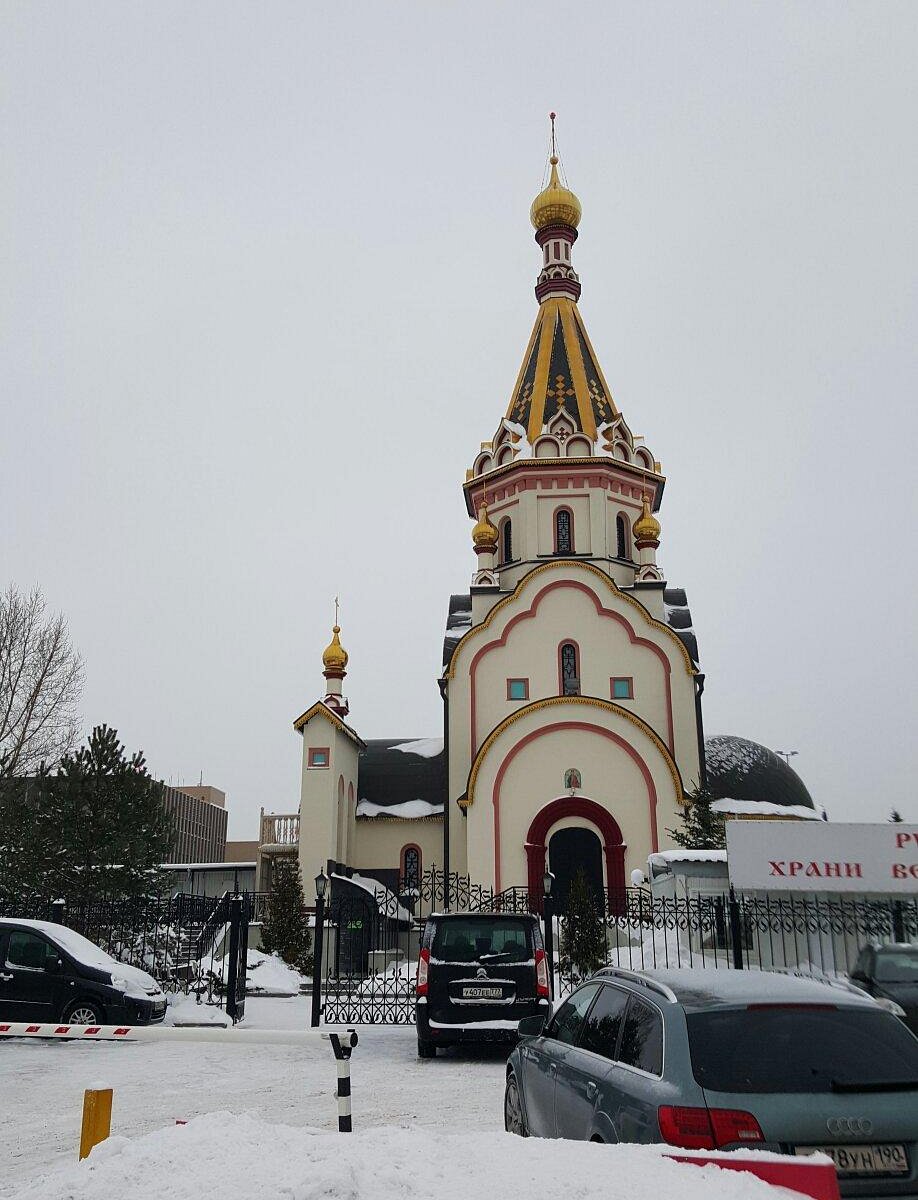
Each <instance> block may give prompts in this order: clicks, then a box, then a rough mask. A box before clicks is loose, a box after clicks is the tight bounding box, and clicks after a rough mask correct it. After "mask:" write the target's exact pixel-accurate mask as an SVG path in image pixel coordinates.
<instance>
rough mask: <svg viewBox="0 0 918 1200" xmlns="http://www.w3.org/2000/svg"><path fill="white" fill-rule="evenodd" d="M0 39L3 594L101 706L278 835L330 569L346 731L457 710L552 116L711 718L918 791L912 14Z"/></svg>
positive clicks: (471, 16) (135, 8)
mask: <svg viewBox="0 0 918 1200" xmlns="http://www.w3.org/2000/svg"><path fill="white" fill-rule="evenodd" d="M0 60H2V61H0V77H2V82H0V106H2V107H0V140H2V146H0V155H2V167H0V172H2V176H0V269H2V280H3V282H2V288H0V399H2V423H0V441H2V444H0V492H2V496H0V499H2V513H3V517H2V519H0V585H4V586H5V584H6V583H7V582H9V581H12V582H15V583H16V584H18V585H19V586H20V587H21V588H23V589H26V588H28V587H30V586H31V585H32V584H33V583H35V582H38V583H39V584H40V585H41V587H42V589H43V590H44V593H45V595H46V598H47V600H48V602H49V604H50V605H51V606H53V607H54V608H55V609H60V610H62V611H63V612H64V613H65V614H66V615H67V616H68V618H69V620H70V624H71V628H72V634H73V637H74V640H75V642H76V644H77V645H78V646H79V647H80V649H81V650H82V653H83V655H84V657H85V660H86V688H85V693H84V699H83V715H84V719H85V726H86V728H87V730H88V729H89V728H90V727H91V726H92V725H93V724H95V723H98V722H101V721H106V722H108V723H109V724H111V725H114V726H115V727H116V728H117V729H118V730H119V731H120V733H121V736H122V738H123V739H124V741H125V742H126V744H127V746H128V747H129V748H130V749H136V748H142V749H143V750H144V751H145V752H146V754H147V757H148V760H149V763H150V766H151V769H152V770H153V771H154V772H155V773H156V774H157V775H158V776H161V777H163V778H165V779H167V780H171V781H173V782H179V781H182V782H195V783H196V782H197V781H198V778H199V776H200V775H201V773H202V772H203V778H204V781H205V782H208V783H212V784H214V785H216V786H217V787H220V788H223V789H224V790H225V791H226V792H227V794H228V802H229V806H230V836H232V837H237V838H244V837H255V836H257V817H258V810H259V808H260V807H262V806H263V807H264V808H265V809H267V810H271V811H278V812H292V811H295V810H296V808H297V805H298V800H299V794H298V792H299V761H300V754H301V742H300V738H299V736H298V735H297V734H295V733H294V731H293V729H292V722H293V720H294V718H295V717H296V716H298V715H299V713H301V712H302V711H303V710H304V709H305V708H306V707H307V706H308V705H309V704H310V703H311V702H312V701H313V700H314V699H316V698H317V697H318V696H319V695H320V694H321V693H322V688H323V684H324V681H323V679H322V677H321V674H320V670H321V662H320V656H321V652H322V649H323V648H324V646H325V645H326V643H327V642H328V640H329V634H330V625H331V623H332V618H333V598H334V596H335V594H336V593H338V594H339V595H340V597H341V605H342V607H341V625H342V641H343V643H344V645H345V646H346V647H347V649H348V651H349V652H350V655H351V666H350V672H349V675H348V678H347V680H346V690H347V692H348V694H349V697H350V700H351V716H352V720H353V724H354V725H355V726H356V728H357V730H358V731H359V732H360V733H361V734H362V735H363V736H364V737H386V736H389V737H420V736H429V735H436V734H438V733H440V732H441V731H442V711H441V702H440V699H439V695H438V691H437V686H436V678H437V674H438V669H439V665H440V653H441V645H442V636H443V627H444V623H445V619H446V611H447V602H448V597H449V594H450V592H452V591H460V590H463V589H465V588H467V586H468V581H469V577H470V574H471V572H472V570H473V569H474V566H475V559H474V555H473V554H472V552H471V543H470V539H469V533H470V522H469V520H468V519H467V517H466V515H465V510H464V505H463V499H462V494H461V484H462V481H463V479H464V476H465V470H466V468H467V467H468V466H469V465H470V464H471V461H472V458H473V456H474V454H475V451H476V450H477V448H478V445H479V442H480V441H482V440H483V439H487V438H490V437H491V436H492V434H493V433H494V431H495V429H496V427H497V425H498V421H499V419H500V417H501V416H502V415H503V413H504V411H505V409H506V406H507V402H508V399H509V395H510V391H511V389H512V386H513V383H514V380H515V378H516V374H517V371H518V369H519V365H520V361H521V359H522V355H523V351H524V349H525V344H526V340H527V338H528V335H529V332H530V328H531V325H532V322H533V319H534V316H535V311H536V303H535V299H534V297H533V293H532V288H533V285H534V282H535V277H536V275H537V273H538V270H539V265H540V255H539V251H538V248H537V247H536V245H535V243H534V241H533V240H532V229H531V227H530V224H529V218H528V212H529V205H530V202H531V200H532V198H533V196H534V195H535V193H536V192H537V191H538V189H539V187H540V186H541V180H542V177H543V170H544V167H545V155H546V147H547V113H548V111H549V109H552V108H554V109H556V110H557V112H558V115H559V123H558V129H559V139H560V147H561V152H562V155H563V162H564V166H565V168H566V172H567V176H568V179H569V181H570V184H571V186H572V187H573V188H574V189H575V190H576V192H577V193H578V195H579V196H580V199H581V201H582V204H583V210H584V215H583V220H582V223H581V227H580V234H581V236H580V240H579V241H578V243H577V246H576V250H575V266H576V268H577V270H578V271H579V272H580V276H581V280H582V284H583V296H582V300H581V304H580V307H581V311H582V312H583V315H584V318H585V321H586V324H587V328H588V329H589V331H590V334H591V338H592V341H593V343H594V345H595V347H596V350H597V353H598V355H599V358H600V361H601V363H602V366H603V369H604V372H605V375H606V377H607V379H608V381H609V384H610V386H611V387H612V390H613V392H614V394H615V397H616V400H617V403H618V405H619V407H620V409H621V410H622V411H623V413H624V414H625V417H626V419H627V420H628V422H629V424H630V426H631V428H632V430H633V431H634V432H635V433H641V434H644V435H645V436H646V438H647V441H648V444H649V445H650V447H651V449H652V450H653V451H654V452H655V454H656V455H657V457H658V458H660V459H661V461H662V463H663V469H664V471H665V473H666V475H667V479H668V482H667V486H666V496H665V500H664V504H663V508H662V510H661V513H660V517H661V521H662V525H663V534H662V546H661V551H660V561H661V563H662V565H663V567H664V570H665V572H666V575H667V578H668V580H669V581H670V583H671V584H674V585H678V586H684V587H685V588H686V590H687V592H688V597H689V602H690V605H691V608H692V612H693V615H694V619H695V628H696V630H697V633H698V640H699V646H700V650H701V657H702V668H703V670H704V671H705V672H706V674H707V686H706V691H705V699H704V704H705V707H704V720H705V728H706V732H707V733H709V734H710V733H735V734H740V735H743V736H746V737H751V738H753V739H755V740H758V741H762V742H764V743H765V744H767V745H769V746H772V747H773V748H779V749H793V750H797V751H799V756H798V757H797V758H795V759H794V760H793V765H794V766H795V767H797V768H798V769H799V771H800V774H801V775H802V777H803V779H804V780H805V782H806V784H807V785H808V787H809V788H810V791H811V792H812V794H813V796H814V798H815V799H816V800H817V801H818V802H821V803H823V804H825V805H826V807H827V808H828V809H829V812H830V815H831V816H832V817H833V818H836V819H848V820H857V819H866V820H869V819H885V817H886V816H887V815H888V813H889V810H890V809H891V808H892V807H893V806H895V807H897V808H899V809H900V810H901V811H902V812H903V813H904V814H905V815H906V817H907V818H910V819H911V820H918V801H916V800H915V793H914V788H915V776H916V766H918V763H916V758H918V754H916V734H915V731H916V728H918V699H916V678H918V661H916V658H918V655H916V632H915V612H916V592H918V563H916V550H915V542H916V539H915V527H916V520H918V504H916V498H915V489H914V485H913V480H912V476H913V473H914V452H915V446H916V443H918V415H916V391H918V350H916V346H918V289H916V273H918V153H916V147H918V137H916V132H915V131H916V115H918V83H916V79H918V71H916V62H918V4H915V3H914V2H913V0H910V2H909V3H899V4H897V3H892V2H884V3H874V4H844V3H839V2H835V3H831V4H821V3H810V4H803V3H794V4H787V5H785V4H780V3H761V4H744V3H737V2H735V0H730V2H728V3H722V4H710V3H705V4H701V3H688V2H686V0H679V2H678V3H674V4H663V3H641V4H634V3H628V4H622V3H610V2H609V0H605V2H603V3H600V4H595V5H585V6H577V5H574V4H566V5H563V6H562V5H559V4H552V5H547V4H540V3H529V4H526V5H516V4H514V5H511V4H504V5H500V4H494V3H487V4H484V3H482V4H477V3H469V2H467V0H466V2H465V3H462V4H452V5H447V4H442V3H435V4H430V3H410V2H407V0H403V2H402V3H399V4H386V3H374V4H370V3H366V4H361V5H354V4H333V5H327V4H322V5H320V4H306V3H302V2H300V0H297V2H296V3H279V2H274V3H265V4H254V3H252V4H246V5H241V4H233V3H226V2H221V3H219V4H218V3H212V4H203V3H198V4H189V3H187V2H183V3H181V4H167V3H155V4H154V3H146V4H133V3H114V2H112V3H109V4H100V3H95V4H94V3H86V2H84V3H79V4H67V5H64V4H59V3H37V2H34V0H32V2H29V3H19V2H13V0H5V2H4V3H2V5H0Z"/></svg>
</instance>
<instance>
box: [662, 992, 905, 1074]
mask: <svg viewBox="0 0 918 1200" xmlns="http://www.w3.org/2000/svg"><path fill="white" fill-rule="evenodd" d="M686 1020H687V1022H688V1034H689V1048H690V1051H691V1055H692V1072H693V1074H694V1076H695V1078H696V1079H697V1080H698V1082H699V1083H700V1084H701V1086H702V1087H704V1088H709V1089H711V1090H712V1091H717V1092H831V1091H846V1092H847V1091H857V1090H859V1088H861V1087H863V1088H864V1089H865V1090H877V1089H882V1088H884V1087H885V1086H890V1087H892V1088H896V1087H903V1086H904V1087H905V1088H908V1085H909V1084H910V1083H912V1084H913V1085H914V1087H915V1089H916V1090H918V1039H916V1038H915V1037H914V1035H913V1034H911V1033H909V1031H908V1029H906V1027H905V1026H904V1025H903V1024H902V1023H901V1022H900V1021H899V1020H898V1019H897V1018H896V1017H894V1016H892V1014H891V1013H885V1012H880V1011H872V1010H870V1009H868V1008H866V1007H865V1008H863V1009H861V1008H856V1009H854V1008H838V1009H833V1008H819V1007H816V1006H809V1007H806V1006H802V1005H801V1006H798V1007H793V1006H775V1007H771V1006H765V1007H762V1008H755V1007H751V1008H743V1009H733V1008H731V1009H722V1010H717V1011H713V1012H699V1013H688V1014H687V1016H686Z"/></svg>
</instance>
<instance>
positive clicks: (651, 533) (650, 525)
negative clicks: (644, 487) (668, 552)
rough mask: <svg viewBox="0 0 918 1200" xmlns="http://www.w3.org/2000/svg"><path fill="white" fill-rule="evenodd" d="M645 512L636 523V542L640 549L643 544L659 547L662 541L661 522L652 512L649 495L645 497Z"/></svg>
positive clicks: (634, 529) (634, 530) (634, 531)
mask: <svg viewBox="0 0 918 1200" xmlns="http://www.w3.org/2000/svg"><path fill="white" fill-rule="evenodd" d="M643 505H644V507H643V511H642V512H641V515H640V516H639V517H638V519H637V520H636V521H635V522H634V527H633V529H632V532H633V534H634V540H635V542H636V543H637V545H638V547H640V545H641V543H642V542H646V543H650V544H653V545H658V544H659V541H660V522H659V521H658V520H657V518H656V517H655V516H654V515H653V513H652V512H651V511H650V498H649V497H648V495H647V493H646V492H645V493H644V496H643Z"/></svg>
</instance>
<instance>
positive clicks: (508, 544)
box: [500, 517, 513, 563]
mask: <svg viewBox="0 0 918 1200" xmlns="http://www.w3.org/2000/svg"><path fill="white" fill-rule="evenodd" d="M500 561H501V562H502V563H508V562H513V526H512V523H511V521H510V518H509V517H507V518H506V520H505V521H504V523H503V525H501V527H500Z"/></svg>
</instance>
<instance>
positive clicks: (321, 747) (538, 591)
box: [294, 153, 817, 895]
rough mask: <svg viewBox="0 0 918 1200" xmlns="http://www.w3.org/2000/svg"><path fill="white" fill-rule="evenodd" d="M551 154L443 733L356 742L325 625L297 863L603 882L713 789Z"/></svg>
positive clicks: (623, 882) (687, 619)
mask: <svg viewBox="0 0 918 1200" xmlns="http://www.w3.org/2000/svg"><path fill="white" fill-rule="evenodd" d="M558 168H559V163H558V158H557V156H556V155H555V154H554V153H553V154H552V156H551V159H550V175H549V179H548V184H547V186H546V187H545V188H544V190H543V191H541V192H540V193H539V195H538V196H536V198H535V200H534V201H533V204H532V209H531V213H530V216H531V219H532V224H533V226H534V229H535V240H536V242H537V244H538V246H539V249H540V251H541V270H540V272H539V275H538V279H537V282H536V287H535V295H536V299H537V301H538V311H537V313H536V318H535V324H534V326H533V330H532V335H531V336H530V338H529V343H528V345H527V346H526V348H525V351H524V353H523V357H522V363H521V366H520V370H519V374H518V376H517V379H516V382H515V383H514V384H513V388H512V390H511V392H510V398H509V403H508V405H507V410H506V413H505V415H504V416H503V417H502V418H500V420H499V423H498V425H497V429H496V431H495V433H494V435H493V437H491V439H490V440H489V441H485V442H481V443H480V446H479V448H478V449H477V451H474V452H472V454H471V455H470V458H471V467H470V469H469V470H468V472H467V477H466V481H465V485H464V489H463V490H464V496H465V505H466V509H467V512H468V515H469V518H470V520H471V521H473V522H474V524H473V526H472V530H471V542H472V551H473V553H474V556H475V560H476V563H475V569H474V572H473V574H472V576H471V586H470V588H469V591H468V592H467V593H465V594H462V595H458V596H452V597H451V598H450V601H449V610H448V616H447V622H446V634H445V639H444V645H443V666H442V674H441V677H440V679H439V687H440V692H441V696H442V700H443V739H442V740H440V739H410V738H402V739H392V740H385V741H364V740H363V739H362V738H361V736H360V734H359V732H358V730H357V728H356V727H355V725H354V724H353V723H352V722H351V721H350V719H349V713H348V703H347V700H346V699H345V697H344V695H343V690H342V685H343V681H344V678H345V675H346V672H347V663H348V656H347V652H346V651H345V650H344V648H343V647H342V645H341V641H340V632H341V631H340V628H339V627H338V625H337V624H336V625H335V627H334V631H333V636H332V640H331V644H330V645H329V646H328V647H327V649H326V650H325V653H324V655H323V667H324V672H323V673H324V676H325V680H326V685H325V688H324V695H323V696H322V698H321V699H318V700H316V702H315V703H314V704H312V705H311V707H309V708H308V709H307V710H306V711H305V712H304V713H303V714H302V715H301V716H300V717H298V718H297V720H296V721H295V723H294V728H295V729H296V730H297V732H298V733H299V734H300V735H301V736H302V740H303V760H302V780H301V800H300V814H299V818H300V819H299V860H300V866H301V870H302V874H303V879H304V880H311V879H312V878H313V877H314V876H315V875H317V874H318V872H319V870H320V869H324V870H325V871H329V870H331V871H332V872H335V871H339V870H340V869H341V868H345V867H346V868H347V869H348V872H350V871H353V872H356V873H357V874H358V878H359V877H361V876H366V877H368V878H372V879H375V880H377V881H379V882H382V883H385V884H387V885H388V886H390V887H391V888H392V890H393V891H398V890H399V889H400V887H404V886H406V884H407V885H410V883H411V881H412V879H413V878H416V877H417V876H418V875H419V873H420V872H422V871H424V870H426V869H428V868H429V867H430V866H432V865H434V864H435V865H436V866H437V868H438V869H441V870H442V869H445V870H448V871H454V872H458V873H459V874H461V875H468V876H469V877H470V878H471V879H472V880H474V881H475V882H477V883H481V884H486V885H488V886H490V887H492V888H493V889H494V890H495V891H496V892H499V891H501V890H503V889H505V888H509V887H512V886H519V885H524V886H525V885H528V886H529V888H530V891H531V892H534V893H535V894H537V895H539V894H541V890H542V882H541V881H542V876H543V873H544V871H545V869H546V867H550V869H551V870H552V871H553V872H554V874H555V875H556V878H557V879H558V882H559V891H560V892H561V893H562V894H564V893H565V892H566V887H567V885H568V883H569V880H570V878H571V875H572V873H573V871H574V870H575V869H576V868H577V867H579V866H583V867H584V868H585V869H586V870H587V872H588V875H589V876H590V877H591V878H592V880H593V881H594V884H595V885H596V886H604V887H606V888H608V889H609V891H610V892H615V891H618V890H620V889H623V888H625V887H626V886H627V885H628V883H629V882H630V874H631V872H632V871H633V870H635V869H638V870H644V869H645V868H646V865H647V858H648V855H649V854H651V853H653V852H655V851H658V850H661V849H665V848H667V847H668V846H669V845H671V842H670V839H669V837H668V834H667V829H671V828H673V827H677V826H678V824H679V817H680V811H681V810H682V807H683V805H685V804H686V803H687V798H688V797H689V796H691V795H692V793H693V792H695V791H696V789H698V788H699V787H700V786H702V785H707V786H708V787H709V788H710V789H712V790H713V791H714V794H715V795H717V794H718V792H717V786H716V785H717V778H709V777H708V772H707V770H706V758H705V743H704V737H703V733H702V719H701V696H702V690H703V684H704V675H703V674H702V673H701V670H700V666H699V656H698V646H697V642H696V638H695V633H694V630H693V624H692V618H691V615H690V612H689V608H688V606H687V602H686V596H685V592H684V591H683V590H682V589H681V588H677V587H671V586H670V585H669V584H668V582H667V581H666V579H665V576H664V572H663V568H662V566H661V564H660V563H659V562H658V551H659V548H660V540H661V526H660V521H659V519H658V517H657V516H656V515H655V514H656V513H657V512H658V511H659V509H660V505H661V501H662V499H663V491H664V486H665V483H666V480H665V477H664V475H663V471H662V467H661V465H660V462H659V461H658V460H657V459H656V457H655V455H654V454H653V452H652V451H651V449H650V448H649V447H648V446H647V444H646V443H645V441H644V439H643V437H639V436H637V435H635V434H634V433H633V432H632V428H631V426H630V425H629V423H628V421H627V420H626V419H625V416H624V415H623V414H622V413H621V412H620V411H619V408H618V406H617V405H616V403H615V400H614V399H613V396H612V392H611V389H610V388H609V385H608V383H607V382H606V378H605V376H604V374H603V370H602V367H601V365H600V361H599V357H598V356H597V354H596V351H595V350H594V348H593V343H592V342H591V340H590V336H589V334H588V332H587V328H586V325H585V323H584V319H583V317H582V315H581V313H580V309H579V306H578V302H579V299H580V277H579V276H578V274H577V272H576V271H575V269H574V263H573V254H574V247H575V244H576V242H577V237H578V227H579V225H580V218H581V206H580V201H579V200H578V198H577V197H576V196H575V195H574V193H573V192H572V191H571V190H570V189H569V188H568V187H566V186H565V184H564V182H563V181H562V179H561V177H560V175H559V170H558ZM712 741H714V742H716V747H715V749H716V754H715V755H714V760H715V762H716V764H717V766H718V769H719V771H720V776H723V775H724V773H726V774H727V775H729V777H730V786H731V790H736V788H737V786H738V785H737V770H738V769H739V768H738V764H741V763H742V762H743V761H746V762H747V763H752V764H754V765H755V769H756V771H758V773H759V777H760V784H762V787H761V790H760V791H759V792H756V790H755V788H754V787H753V788H752V790H751V791H750V790H749V788H748V786H747V789H746V792H745V793H744V796H743V799H742V800H741V801H740V802H739V807H738V808H737V809H736V812H737V813H738V814H742V815H744V816H749V815H751V814H752V813H754V811H755V809H756V806H757V801H758V800H762V801H763V802H764V806H763V807H764V808H765V809H766V813H765V814H764V815H768V810H771V811H772V812H773V811H774V810H775V809H776V807H777V811H778V812H780V808H781V806H782V805H784V806H788V808H789V810H791V811H789V812H788V815H789V816H790V815H793V816H796V817H798V818H799V817H801V816H804V815H808V814H809V812H810V811H812V813H813V816H814V817H816V816H817V813H816V812H815V809H814V806H813V802H812V800H811V799H810V797H809V795H808V793H807V792H806V788H805V787H804V786H803V784H802V782H801V781H800V780H799V778H798V777H797V775H796V774H795V772H793V771H792V770H791V769H790V768H789V767H788V766H786V764H785V763H784V762H783V761H781V760H779V759H777V758H776V757H775V756H774V755H773V754H772V752H771V751H768V750H765V748H764V747H757V746H756V744H755V743H749V742H745V741H744V740H743V739H729V738H728V739H724V738H719V739H712ZM750 747H751V748H752V749H751V750H750ZM759 751H761V753H759ZM763 756H765V757H763ZM768 756H770V758H769V757H768ZM730 772H732V775H730ZM763 772H764V776H763ZM715 774H716V773H715ZM740 774H741V775H742V774H743V772H742V771H740ZM762 778H764V779H765V782H764V783H762ZM775 779H778V780H779V782H780V785H781V786H779V787H777V788H774V787H771V786H770V782H772V783H773V782H774V780H775ZM769 781H770V782H769ZM746 783H747V784H748V779H747V780H746ZM740 790H742V788H741V787H740ZM721 795H722V796H723V797H724V798H723V799H722V800H721V802H720V805H719V807H721V808H725V809H726V811H728V812H729V811H730V797H729V796H727V795H726V794H725V793H721ZM776 798H777V799H776Z"/></svg>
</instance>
